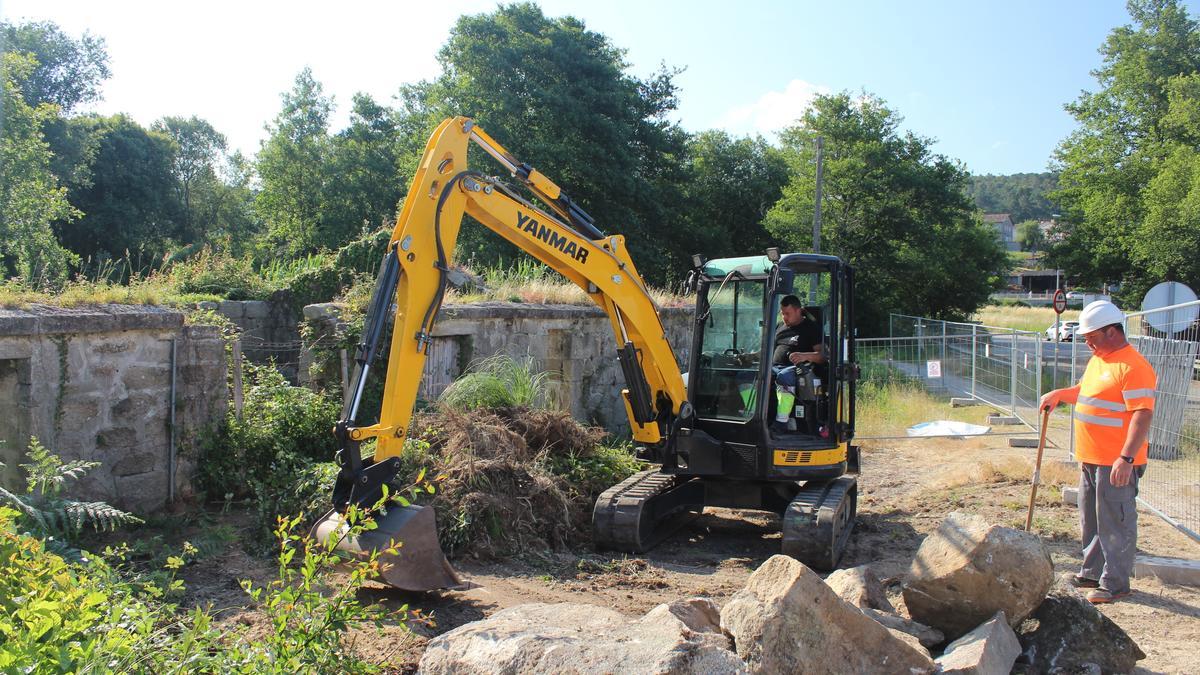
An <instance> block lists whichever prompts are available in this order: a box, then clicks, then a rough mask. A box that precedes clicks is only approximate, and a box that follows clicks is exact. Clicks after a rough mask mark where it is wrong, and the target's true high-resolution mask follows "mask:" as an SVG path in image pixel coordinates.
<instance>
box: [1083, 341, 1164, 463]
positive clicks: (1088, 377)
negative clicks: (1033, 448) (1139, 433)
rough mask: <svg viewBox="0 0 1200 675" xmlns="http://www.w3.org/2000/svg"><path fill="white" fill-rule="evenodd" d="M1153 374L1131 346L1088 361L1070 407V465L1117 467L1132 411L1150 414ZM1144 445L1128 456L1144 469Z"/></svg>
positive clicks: (1143, 359) (1145, 446)
mask: <svg viewBox="0 0 1200 675" xmlns="http://www.w3.org/2000/svg"><path fill="white" fill-rule="evenodd" d="M1156 384H1157V378H1156V377H1155V376H1154V369H1153V368H1151V367H1150V364H1149V363H1148V362H1147V361H1146V359H1145V358H1143V357H1142V355H1141V354H1139V353H1138V351H1137V350H1136V349H1134V348H1133V345H1129V344H1127V345H1125V346H1124V347H1121V348H1120V349H1118V350H1116V351H1115V352H1113V353H1111V354H1106V355H1105V356H1094V355H1093V356H1092V359H1091V360H1090V361H1088V365H1087V370H1085V371H1084V373H1083V379H1082V380H1080V382H1079V400H1078V401H1076V403H1075V459H1077V460H1078V461H1080V462H1085V463H1087V464H1101V465H1105V466H1108V465H1111V464H1112V463H1113V462H1115V461H1117V457H1119V456H1120V454H1121V448H1122V447H1123V446H1124V445H1125V437H1126V435H1127V434H1128V433H1129V421H1130V419H1132V418H1133V413H1134V411H1135V410H1154V388H1155V385H1156ZM1146 453H1147V444H1146V443H1142V447H1140V448H1138V450H1137V453H1136V454H1135V455H1134V456H1133V463H1134V464H1135V465H1140V464H1145V463H1146Z"/></svg>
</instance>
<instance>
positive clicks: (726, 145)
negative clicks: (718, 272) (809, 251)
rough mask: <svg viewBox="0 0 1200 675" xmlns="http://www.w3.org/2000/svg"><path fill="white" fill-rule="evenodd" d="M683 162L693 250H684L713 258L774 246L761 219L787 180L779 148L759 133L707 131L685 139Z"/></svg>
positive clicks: (684, 188)
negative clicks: (738, 135) (740, 135)
mask: <svg viewBox="0 0 1200 675" xmlns="http://www.w3.org/2000/svg"><path fill="white" fill-rule="evenodd" d="M686 162H687V166H686V171H687V176H688V178H687V180H686V181H685V183H684V185H683V192H684V199H685V204H686V206H685V211H684V213H685V215H686V224H687V225H686V227H687V232H688V233H689V236H690V243H691V246H692V248H691V249H688V250H686V251H683V252H684V253H688V252H691V253H701V252H702V253H704V254H706V255H707V256H708V257H710V258H716V257H727V256H737V255H745V254H747V253H748V252H761V251H764V250H766V248H767V247H769V246H771V245H773V243H774V241H775V238H774V237H773V236H772V235H771V234H770V233H769V232H767V230H766V228H765V227H764V226H763V220H764V218H765V216H766V215H767V211H768V210H769V209H770V208H771V206H772V205H774V204H775V202H776V201H778V200H779V197H780V195H781V194H782V192H783V186H784V185H786V184H787V181H788V166H787V161H786V160H785V159H784V157H783V155H782V154H781V153H780V152H779V150H777V149H776V148H774V147H772V146H771V145H770V144H769V143H767V142H766V141H765V140H764V139H763V138H762V137H757V138H739V139H735V138H731V137H730V136H729V134H727V133H725V132H723V131H705V132H701V133H699V134H697V135H695V136H693V137H692V138H691V139H690V140H689V141H688V145H687V151H686Z"/></svg>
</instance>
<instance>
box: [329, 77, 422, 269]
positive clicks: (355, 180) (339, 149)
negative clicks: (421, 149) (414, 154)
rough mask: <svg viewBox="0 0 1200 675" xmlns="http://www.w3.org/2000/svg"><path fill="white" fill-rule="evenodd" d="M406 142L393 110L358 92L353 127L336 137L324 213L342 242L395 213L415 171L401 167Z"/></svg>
mask: <svg viewBox="0 0 1200 675" xmlns="http://www.w3.org/2000/svg"><path fill="white" fill-rule="evenodd" d="M402 152H404V146H403V145H402V142H401V140H400V132H399V129H398V128H397V125H396V121H395V114H394V113H393V112H392V111H391V110H388V109H387V108H385V107H383V106H381V105H379V104H378V103H376V102H375V100H374V99H372V98H371V97H370V96H368V95H367V94H361V93H360V94H355V96H354V103H353V107H352V109H351V112H350V126H349V128H347V129H345V130H344V131H342V132H341V133H339V134H337V135H336V136H334V138H333V147H332V148H331V150H330V159H329V163H330V168H331V170H330V172H329V175H330V181H329V186H328V189H327V198H326V212H325V214H324V217H325V218H326V219H327V220H328V221H329V223H330V227H331V229H333V230H334V231H335V235H334V236H335V238H336V239H337V241H336V245H337V246H341V245H344V244H346V243H347V242H349V241H351V240H352V239H354V238H355V237H357V236H360V235H361V234H362V233H363V232H366V231H372V230H374V229H376V228H378V227H379V226H380V225H383V224H385V223H389V224H390V223H391V222H393V221H394V220H395V218H396V205H397V204H398V203H399V202H400V199H401V198H402V197H403V196H404V191H405V189H406V188H407V187H408V181H409V179H410V178H411V177H412V173H411V170H409V171H406V170H405V169H404V168H402V167H401V161H400V156H401V153H402Z"/></svg>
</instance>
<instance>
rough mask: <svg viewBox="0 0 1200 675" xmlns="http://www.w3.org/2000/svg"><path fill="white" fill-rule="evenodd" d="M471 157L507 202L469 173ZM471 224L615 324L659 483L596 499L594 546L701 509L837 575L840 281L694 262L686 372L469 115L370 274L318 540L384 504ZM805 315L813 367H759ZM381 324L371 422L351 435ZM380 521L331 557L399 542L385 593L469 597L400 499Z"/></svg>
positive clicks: (632, 402) (849, 519)
mask: <svg viewBox="0 0 1200 675" xmlns="http://www.w3.org/2000/svg"><path fill="white" fill-rule="evenodd" d="M472 144H474V145H476V146H478V147H479V148H481V149H482V150H483V151H484V152H486V153H487V154H488V155H490V156H491V157H492V158H493V159H495V160H496V161H497V162H498V163H499V164H500V166H501V167H503V169H504V170H505V171H506V172H507V174H508V176H509V179H508V180H511V181H513V183H515V184H519V186H518V185H514V184H510V183H509V182H506V180H502V179H501V178H499V177H496V176H488V175H485V174H483V173H480V172H477V171H473V170H471V169H469V168H468V163H467V151H468V148H469V147H470V146H471V145H472ZM519 190H520V191H519ZM521 191H524V192H526V193H529V194H531V195H532V197H533V198H534V199H536V200H537V202H539V203H538V204H535V203H534V202H533V201H531V200H530V199H528V198H527V197H526V196H523V195H522V193H521ZM464 215H470V216H471V217H472V218H474V219H475V220H477V221H479V222H480V223H483V224H484V225H485V226H487V227H488V228H490V229H491V230H493V231H494V232H496V233H497V234H499V235H500V236H501V237H503V238H505V239H507V240H508V241H510V242H512V243H513V244H514V245H516V246H517V247H518V248H520V249H521V250H522V251H525V252H526V253H528V254H529V255H531V256H533V257H534V258H536V259H537V260H539V261H541V262H543V263H545V264H546V265H547V266H549V267H550V268H551V269H553V270H555V271H556V272H558V273H559V274H561V275H563V277H565V278H567V279H569V280H570V281H571V282H573V283H575V284H576V285H578V286H579V287H580V288H582V289H583V290H584V291H585V292H586V293H587V295H588V296H589V297H590V298H591V299H592V300H593V301H594V302H595V303H596V304H597V305H598V306H599V307H601V308H602V309H603V310H604V312H605V314H606V315H607V316H608V318H609V321H610V323H611V324H612V330H613V335H614V336H615V338H616V344H617V345H618V347H617V350H616V358H617V360H618V361H619V363H620V367H621V369H622V372H623V374H624V376H625V380H626V389H624V390H623V391H622V392H621V393H622V397H623V399H624V402H625V409H626V413H627V414H628V416H629V423H630V427H631V429H632V436H633V440H634V443H635V445H636V452H637V455H638V457H639V458H641V459H644V460H646V461H648V462H650V463H652V465H654V468H652V469H649V470H646V471H643V472H640V473H637V474H635V475H634V476H632V477H630V478H629V479H628V480H625V481H624V482H622V483H620V484H618V485H616V486H614V487H612V488H610V489H609V490H607V491H606V492H604V493H603V494H602V495H601V496H600V498H599V499H598V500H597V502H596V505H595V508H594V511H593V540H594V542H595V544H596V546H597V547H599V548H607V549H614V550H620V551H628V552H643V551H645V550H647V549H648V548H650V547H652V546H654V545H655V544H657V543H658V542H659V541H660V540H661V539H662V538H663V537H665V536H666V535H668V534H669V533H670V532H671V531H672V530H673V529H674V528H676V527H678V526H679V524H680V523H682V522H683V521H685V520H686V519H687V518H688V517H690V516H692V515H694V514H696V513H699V512H700V511H702V510H703V509H704V508H705V507H706V506H718V507H728V508H738V509H757V510H768V511H774V512H776V513H779V514H780V515H781V517H782V542H783V543H782V550H783V552H784V553H786V554H788V555H791V556H793V557H796V558H798V559H799V560H801V561H802V562H805V563H806V564H808V565H810V566H811V567H815V568H819V569H832V568H833V567H835V566H836V564H837V561H838V559H839V557H840V555H841V553H842V551H843V550H844V548H845V546H846V543H847V540H848V537H849V535H850V531H851V529H852V527H853V523H854V515H855V510H856V504H857V498H856V495H857V484H856V480H855V478H854V476H853V474H857V473H858V463H859V462H858V451H857V448H856V447H855V446H853V445H851V443H850V442H851V440H852V439H853V435H854V398H855V396H854V390H855V383H856V381H857V378H858V368H857V365H856V364H855V361H854V324H853V271H852V269H851V268H850V266H848V265H846V264H844V263H843V262H842V261H841V260H839V259H838V258H836V257H833V256H826V255H816V254H787V255H781V254H780V253H779V252H778V251H777V250H776V249H768V250H767V251H766V252H764V253H763V254H761V255H755V256H747V257H741V258H729V259H722V260H711V261H710V260H707V259H705V258H704V257H703V256H702V255H696V256H693V258H692V263H693V266H692V269H691V270H690V272H689V273H688V276H687V282H686V285H687V288H688V289H689V291H690V292H693V293H695V295H696V314H695V322H694V325H695V327H694V331H693V336H692V343H691V349H690V351H689V352H688V353H689V359H688V365H689V370H688V374H687V375H685V374H684V373H682V372H681V371H680V368H679V365H678V362H677V360H676V355H675V351H674V350H673V349H672V348H671V345H670V343H669V342H668V340H667V335H666V331H665V330H664V328H663V325H662V322H661V320H660V319H659V311H658V307H657V306H656V305H655V303H654V301H653V300H652V299H651V297H650V294H649V291H648V289H647V287H646V284H645V283H644V282H643V280H642V278H641V276H640V275H639V274H638V272H637V269H636V267H635V266H634V263H633V260H632V259H631V258H630V256H629V252H628V250H627V249H626V247H625V241H624V238H623V237H621V236H620V235H606V234H605V233H603V232H601V231H600V230H599V229H598V228H597V227H596V224H595V222H594V221H593V219H592V217H591V216H589V215H588V214H587V212H586V211H584V210H583V209H582V208H581V207H580V205H579V204H577V203H576V202H574V201H572V200H571V198H570V197H568V196H567V194H566V193H565V192H564V191H563V190H562V189H561V188H560V187H559V186H558V185H556V184H555V183H554V182H552V181H551V180H550V179H548V178H547V177H546V176H545V175H543V174H542V173H540V172H539V171H537V170H536V169H534V168H533V167H532V166H530V165H528V164H524V163H522V162H520V161H518V160H517V159H516V158H515V157H514V156H513V155H512V154H511V153H509V152H508V151H507V150H506V149H505V148H504V147H503V146H501V145H500V144H499V143H497V142H496V141H495V140H494V139H492V138H491V137H490V136H488V134H486V133H485V132H484V131H483V129H481V128H480V127H479V126H477V125H476V124H475V123H474V121H473V120H471V119H469V118H465V117H456V118H453V119H447V120H445V121H443V122H442V123H441V124H440V125H439V126H438V127H437V129H436V130H435V131H434V133H433V135H432V136H431V137H430V139H429V142H428V143H427V145H426V147H425V153H424V155H423V157H422V159H421V162H420V165H419V166H418V169H417V171H416V174H415V175H414V176H413V181H412V185H411V187H410V188H409V191H408V196H407V197H406V199H405V200H404V207H403V209H402V210H401V213H400V216H399V217H398V219H397V222H396V226H395V229H394V231H393V233H392V237H391V240H390V241H389V243H388V247H387V251H386V254H385V256H384V259H383V261H382V263H381V264H380V268H379V273H378V277H377V279H376V285H375V289H374V293H373V295H372V298H371V301H370V305H369V307H368V310H367V316H366V321H365V325H364V329H363V335H362V340H361V342H360V344H359V345H358V348H357V351H356V354H355V364H356V365H355V369H354V375H353V379H352V386H351V395H350V396H349V397H348V399H347V402H346V404H345V407H344V409H343V411H342V415H341V419H340V421H339V422H338V424H337V426H336V428H335V430H334V433H335V435H336V436H337V439H338V444H339V448H340V450H339V451H338V453H337V461H338V464H339V466H340V472H339V474H338V477H337V481H336V484H335V486H334V490H333V508H332V509H331V510H330V511H329V513H328V514H326V515H325V517H324V518H322V519H321V521H320V522H318V523H317V525H316V526H315V527H314V528H313V535H314V536H317V537H321V538H324V537H328V536H331V535H332V536H339V535H344V534H345V532H346V530H347V525H346V523H345V520H344V514H345V511H346V509H347V508H348V507H349V506H350V505H358V506H362V507H370V506H372V505H374V504H376V503H377V502H379V501H380V500H381V498H382V497H383V494H384V486H385V485H389V484H390V483H391V481H393V480H394V479H395V478H396V475H397V473H398V471H399V470H400V461H399V455H400V453H401V451H402V449H403V447H404V442H405V439H406V438H407V437H408V432H409V422H410V420H411V417H412V412H413V406H414V404H415V403H416V398H417V389H418V385H419V384H420V380H421V374H422V372H423V369H424V363H425V357H426V354H427V353H428V350H429V347H430V344H431V343H432V341H433V325H434V319H435V317H436V316H437V313H438V309H439V308H440V306H441V302H442V298H443V295H444V293H445V291H446V289H447V287H448V285H449V280H448V275H449V272H450V260H451V258H452V257H453V255H454V248H455V242H456V241H457V239H458V233H459V228H460V226H461V224H462V221H463V216H464ZM797 302H800V303H801V304H802V305H803V315H804V317H805V320H806V321H811V322H813V324H812V326H813V328H812V331H811V332H812V333H813V334H815V335H818V336H819V337H817V338H816V340H815V341H816V342H817V344H815V345H809V346H807V347H805V348H806V349H813V350H816V351H817V352H819V353H820V354H821V358H819V359H814V360H813V361H815V362H816V363H800V364H798V365H791V364H789V363H788V362H787V361H786V360H784V361H782V363H783V364H784V365H780V363H781V361H780V360H779V359H777V358H767V357H768V355H770V356H772V357H774V355H777V354H779V353H783V354H787V353H788V346H787V345H785V344H783V342H784V336H786V335H788V332H787V330H786V329H787V328H788V326H786V325H784V324H783V323H782V320H781V319H780V318H779V315H780V310H781V304H784V305H788V304H792V305H794V304H796V303H797ZM389 320H390V321H392V322H393V329H392V338H391V342H390V346H389V352H388V363H387V375H386V380H385V382H384V388H383V402H382V407H381V410H380V414H379V421H378V422H377V423H376V424H372V425H369V426H357V425H356V421H355V420H356V419H357V418H358V416H359V407H360V404H361V403H362V400H363V391H364V385H365V383H366V381H367V377H368V375H369V373H370V371H371V367H372V365H373V364H374V363H375V360H376V357H377V356H378V355H379V352H380V349H381V347H382V346H383V342H384V340H383V335H384V332H385V328H386V325H387V323H388V321H389ZM780 350H782V352H781V351H780ZM789 368H790V369H791V370H790V371H789ZM785 381H786V382H788V383H790V384H789V386H787V387H783V388H781V386H780V383H781V382H785ZM784 419H786V422H784V421H783V420H784ZM369 439H375V441H376V444H375V451H374V455H373V456H372V457H369V458H368V457H364V456H363V455H362V453H361V452H360V446H361V444H362V443H363V442H364V441H367V440H369ZM848 474H849V475H848ZM375 522H376V525H377V527H376V528H375V529H373V530H371V531H369V532H367V533H365V534H363V535H362V536H360V537H358V538H348V537H345V536H342V539H341V542H340V544H339V546H340V547H341V548H343V549H345V550H349V551H352V552H354V553H358V554H367V553H371V552H380V551H385V550H387V549H392V548H394V547H393V544H394V543H397V542H398V543H400V546H399V548H398V549H395V551H393V552H388V553H386V554H385V555H384V556H383V558H382V559H381V561H380V562H381V580H382V581H384V582H386V583H388V584H390V585H392V586H394V587H397V588H401V589H405V590H410V591H426V590H434V589H441V588H455V587H459V586H461V585H462V583H463V582H462V579H461V578H460V577H459V575H458V574H457V573H456V572H455V570H454V569H453V568H452V567H451V565H450V564H449V562H448V561H447V560H446V558H445V556H444V555H443V554H442V552H441V549H440V548H439V546H438V541H437V528H436V524H435V522H434V516H433V510H432V509H431V508H429V507H421V506H415V505H413V506H401V505H400V504H398V503H395V502H393V503H389V504H387V506H386V508H385V509H384V510H383V512H382V513H379V514H377V515H376V516H375Z"/></svg>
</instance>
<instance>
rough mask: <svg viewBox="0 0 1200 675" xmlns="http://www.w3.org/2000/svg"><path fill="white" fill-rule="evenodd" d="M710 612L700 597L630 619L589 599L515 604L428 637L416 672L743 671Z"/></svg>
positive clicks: (711, 606) (712, 607)
mask: <svg viewBox="0 0 1200 675" xmlns="http://www.w3.org/2000/svg"><path fill="white" fill-rule="evenodd" d="M701 604H706V605H708V606H707V607H703V606H699V605H701ZM715 614H716V606H715V605H714V604H712V602H711V601H709V600H704V599H694V600H685V601H679V602H675V603H671V604H670V605H659V606H658V607H656V608H654V609H653V610H651V611H650V612H649V613H648V614H646V615H645V616H644V617H642V618H641V619H634V620H631V619H628V618H626V617H624V616H622V615H621V614H619V613H618V612H616V611H613V610H611V609H608V608H605V607H596V606H593V605H584V604H576V603H560V604H554V605H549V604H540V603H531V604H525V605H517V606H515V607H509V608H507V609H503V610H501V611H499V612H496V613H495V614H493V615H491V616H490V617H488V618H487V619H483V620H481V621H475V622H472V623H468V624H465V625H462V626H459V627H458V628H455V629H454V630H451V631H449V632H447V633H444V634H442V635H439V636H437V637H436V638H434V639H432V640H430V641H429V644H428V645H427V646H426V648H425V653H424V654H423V655H422V657H421V662H420V665H419V666H418V672H421V673H425V674H426V675H436V674H440V673H527V672H536V673H647V674H649V673H664V674H666V673H671V674H679V675H683V674H686V673H697V674H699V673H747V672H749V670H748V669H747V667H746V664H745V663H743V662H742V660H741V659H739V658H738V657H737V655H736V654H734V653H733V652H732V651H730V649H729V638H728V637H726V636H725V635H724V634H722V633H721V632H720V631H719V630H714V628H715V626H713V625H712V616H713V615H715Z"/></svg>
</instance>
